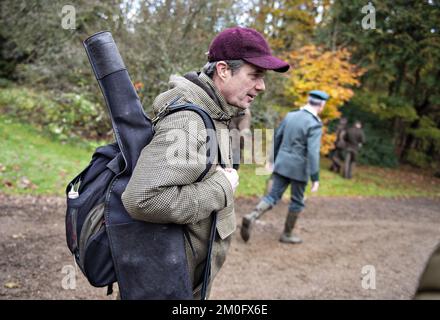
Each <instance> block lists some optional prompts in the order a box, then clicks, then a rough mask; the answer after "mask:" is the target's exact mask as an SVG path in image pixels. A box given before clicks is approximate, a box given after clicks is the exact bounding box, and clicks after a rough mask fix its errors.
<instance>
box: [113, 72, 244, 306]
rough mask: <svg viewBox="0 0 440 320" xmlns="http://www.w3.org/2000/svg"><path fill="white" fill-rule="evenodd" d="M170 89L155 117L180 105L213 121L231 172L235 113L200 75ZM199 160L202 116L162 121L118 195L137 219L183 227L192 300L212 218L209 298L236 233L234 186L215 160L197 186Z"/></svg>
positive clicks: (184, 114) (175, 80)
mask: <svg viewBox="0 0 440 320" xmlns="http://www.w3.org/2000/svg"><path fill="white" fill-rule="evenodd" d="M169 84H170V89H169V90H168V91H166V92H164V93H162V94H160V95H159V96H158V97H157V98H156V99H155V101H154V104H153V109H154V111H155V113H156V114H157V113H158V112H159V110H161V109H162V108H163V107H164V106H166V105H167V104H170V103H180V102H182V103H183V102H189V103H193V104H196V105H198V106H199V107H201V108H202V109H204V110H205V111H207V112H208V114H209V115H210V116H211V118H212V119H213V120H214V124H215V127H216V136H217V140H218V142H219V147H220V152H221V156H222V160H223V162H224V163H225V164H226V167H232V163H231V146H230V139H229V130H228V122H229V121H230V119H231V118H232V117H233V116H236V114H237V113H238V111H239V109H238V108H236V107H233V106H230V105H228V104H227V103H226V101H225V99H224V98H223V96H222V95H221V94H220V93H219V92H218V90H217V89H216V88H215V86H214V83H213V82H212V80H211V79H210V78H209V77H208V76H207V75H206V74H204V73H200V74H197V73H195V72H193V73H190V74H188V75H186V76H185V77H179V76H171V78H170V83H169ZM176 99H177V101H176ZM197 154H199V155H205V154H206V130H205V125H204V123H203V121H202V119H201V118H200V116H199V115H197V114H196V113H195V112H192V111H180V112H177V113H174V114H171V115H169V116H166V117H165V118H163V119H162V120H160V121H159V122H158V123H157V124H156V126H155V134H154V136H153V139H152V141H151V142H150V143H149V144H148V145H147V146H146V147H145V148H144V149H143V151H142V152H141V155H140V157H139V160H138V163H137V165H136V167H135V169H134V172H133V175H132V177H131V180H130V181H129V183H128V185H127V188H126V190H125V192H124V193H123V195H122V201H123V204H124V206H125V208H126V209H127V211H128V213H129V214H130V215H131V216H132V217H133V218H135V219H140V220H144V221H148V222H152V223H177V224H185V225H186V226H187V230H188V233H189V241H190V243H189V242H188V239H185V242H186V248H185V249H186V255H187V260H188V267H189V273H190V277H191V281H192V284H193V294H194V297H195V298H198V297H199V296H200V289H201V282H202V276H203V268H204V265H205V264H204V263H205V259H206V255H207V245H208V240H209V231H210V227H211V219H210V214H211V212H213V211H217V212H218V215H217V217H218V219H217V233H218V234H217V237H216V240H215V243H214V246H213V250H212V264H211V281H210V284H209V286H208V294H209V292H210V288H211V285H212V280H213V279H214V277H215V276H216V274H217V272H218V271H219V269H220V268H221V266H222V265H223V263H224V261H225V258H226V253H227V251H228V248H229V245H230V242H231V234H232V233H233V232H234V231H235V228H236V220H235V212H234V199H233V190H232V186H231V184H230V182H229V180H228V179H227V178H226V176H225V174H224V173H223V172H221V171H216V166H217V164H218V157H217V159H216V162H215V163H214V165H213V166H212V167H211V169H210V170H209V172H208V173H207V174H206V175H205V177H204V179H203V180H202V181H200V182H198V183H195V181H196V180H197V178H198V177H199V176H200V175H201V173H202V172H203V171H204V169H205V168H206V162H205V160H203V161H194V160H195V158H194V157H195V156H196V155H197Z"/></svg>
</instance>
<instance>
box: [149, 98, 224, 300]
mask: <svg viewBox="0 0 440 320" xmlns="http://www.w3.org/2000/svg"><path fill="white" fill-rule="evenodd" d="M172 104H173V103H171V105H170V106H169V107H168V108H166V109H164V110H162V114H160V115H158V117H157V120H160V119H161V118H163V117H165V116H167V115H170V114H172V113H175V112H178V111H184V110H185V111H194V112H196V113H197V114H198V115H199V116H200V117H201V118H202V120H203V122H204V124H205V127H206V129H207V137H206V145H207V149H206V157H207V163H206V168H205V170H204V171H203V172H202V174H201V175H200V176H199V177H198V179H197V180H196V182H200V181H201V180H202V179H203V177H204V176H205V175H206V174H207V173H208V171H209V169H211V166H212V164H213V162H214V159H215V154H216V153H215V152H211V150H216V151H217V154H218V159H219V163H220V165H221V166H222V167H223V168H224V167H225V164H224V162H223V159H222V157H221V152H220V145H219V144H218V141H217V136H216V135H215V125H214V121H213V120H212V118H211V117H210V116H209V114H208V113H207V112H206V111H205V110H203V109H201V108H200V107H199V106H197V105H195V104H190V103H185V104H179V105H172ZM157 120H156V121H157ZM211 219H212V223H211V230H210V236H209V243H208V253H207V256H206V263H205V268H204V270H203V283H202V291H201V300H206V293H207V289H208V283H209V280H210V278H211V254H212V247H213V244H214V241H215V237H216V229H217V212H216V211H213V212H212V213H211ZM184 230H186V229H184ZM184 233H185V231H184ZM188 237H189V235H188ZM189 243H190V244H191V242H189ZM191 246H192V245H191ZM191 249H192V248H191Z"/></svg>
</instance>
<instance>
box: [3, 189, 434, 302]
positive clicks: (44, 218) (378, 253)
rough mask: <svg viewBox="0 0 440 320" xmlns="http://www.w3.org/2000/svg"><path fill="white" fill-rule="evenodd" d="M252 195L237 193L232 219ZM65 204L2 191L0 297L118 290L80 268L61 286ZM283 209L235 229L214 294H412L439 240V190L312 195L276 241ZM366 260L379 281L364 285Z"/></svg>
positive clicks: (67, 261) (96, 295) (65, 262)
mask: <svg viewBox="0 0 440 320" xmlns="http://www.w3.org/2000/svg"><path fill="white" fill-rule="evenodd" d="M257 201H258V200H257V199H239V200H238V201H237V205H236V208H237V224H238V227H239V225H240V223H241V217H242V216H243V214H245V213H247V212H248V211H250V210H251V209H252V207H253V206H254V205H255V204H256V202H257ZM64 210H65V205H64V199H62V198H41V197H38V198H37V197H15V196H14V197H11V196H5V195H0V299H11V298H13V299H114V296H113V297H106V295H105V289H100V288H99V289H97V288H93V287H91V286H90V285H89V284H88V283H87V282H86V280H85V279H84V278H83V276H82V275H81V274H78V276H77V277H76V289H75V290H66V289H63V287H62V280H63V277H65V276H66V274H65V273H63V271H65V272H66V271H69V270H71V269H70V268H72V266H73V258H72V257H71V256H70V255H69V252H68V250H67V247H66V244H65V236H64ZM286 210H287V206H286V204H285V203H281V204H279V205H278V206H277V207H276V208H275V209H273V210H272V211H271V212H269V213H267V214H266V215H265V216H264V217H263V219H262V220H260V221H259V222H258V223H257V225H256V226H255V228H254V233H253V234H252V238H251V240H250V242H249V243H247V244H245V243H243V241H242V240H241V238H240V236H239V232H236V234H235V239H234V241H233V244H232V246H231V249H230V252H229V256H228V258H227V261H226V264H225V266H224V268H223V269H222V270H221V272H220V274H219V275H218V277H217V279H216V280H215V282H214V287H213V290H212V294H211V299H338V298H340V299H364V298H367V299H408V298H411V296H412V294H413V293H414V291H415V288H416V285H417V281H418V277H419V275H420V273H421V272H422V271H423V268H424V264H425V262H426V259H427V258H428V257H429V254H430V253H431V251H432V250H433V248H434V247H435V245H436V244H437V243H438V242H440V200H430V199H423V198H418V199H399V200H394V199H382V198H324V197H320V198H311V199H309V200H308V207H307V211H306V212H305V213H304V215H303V216H301V217H300V220H299V222H298V227H299V228H298V231H299V233H300V235H301V236H302V237H303V239H304V243H303V244H301V245H296V246H291V245H284V244H281V243H279V242H278V237H279V234H280V232H281V230H282V228H283V223H284V217H285V214H286ZM237 231H238V229H237ZM364 266H373V267H374V269H375V278H376V289H364V288H362V268H363V267H364ZM367 268H371V267H367ZM371 270H372V269H368V271H369V275H372V273H371ZM364 280H365V279H364ZM364 283H365V281H364ZM370 283H371V282H370Z"/></svg>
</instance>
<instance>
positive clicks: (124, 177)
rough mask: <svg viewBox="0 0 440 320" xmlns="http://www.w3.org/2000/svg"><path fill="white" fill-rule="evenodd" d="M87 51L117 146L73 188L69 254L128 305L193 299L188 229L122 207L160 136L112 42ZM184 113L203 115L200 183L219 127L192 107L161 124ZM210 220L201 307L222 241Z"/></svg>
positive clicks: (104, 39) (99, 41) (104, 35)
mask: <svg viewBox="0 0 440 320" xmlns="http://www.w3.org/2000/svg"><path fill="white" fill-rule="evenodd" d="M84 47H85V49H86V52H87V55H88V57H89V60H90V63H91V65H92V68H93V71H94V73H95V76H96V78H97V80H98V83H99V85H100V88H101V91H102V93H103V95H104V98H105V101H106V105H107V107H108V111H109V113H110V118H111V120H112V125H113V130H114V134H115V138H116V142H115V143H112V144H108V145H106V146H102V147H99V148H97V149H96V151H95V153H94V154H93V156H92V160H91V162H90V164H89V165H88V166H87V167H86V168H85V169H84V170H83V171H82V172H81V173H80V174H78V175H77V176H76V177H75V178H74V179H73V180H72V181H71V182H70V183H69V184H68V185H67V188H66V196H67V213H66V238H67V245H68V247H69V250H70V251H71V252H72V254H73V255H74V256H75V260H76V262H77V264H78V266H79V267H80V269H81V270H82V272H83V273H84V275H85V276H86V277H87V279H88V281H89V282H90V284H92V285H93V286H96V287H105V286H108V293H109V294H110V293H111V292H112V285H113V283H114V282H117V283H118V286H119V291H120V295H121V298H122V299H193V295H192V284H191V283H190V278H189V272H188V265H187V259H186V253H185V240H184V237H185V236H188V234H187V233H186V229H185V227H184V226H183V225H177V224H154V223H147V222H143V221H138V220H134V219H132V218H131V217H130V216H129V214H128V213H127V211H126V210H125V208H124V206H123V204H122V201H121V195H122V193H123V192H124V190H125V187H126V185H127V183H128V181H129V179H130V177H131V174H132V172H133V169H134V166H135V165H136V162H137V159H138V157H139V155H140V152H141V151H142V149H143V148H144V147H145V146H146V145H147V144H148V143H149V142H150V141H151V139H152V137H153V135H154V128H153V123H152V121H151V120H150V119H149V118H148V117H147V116H146V115H145V113H144V111H143V108H142V106H141V104H140V101H139V98H138V96H137V94H136V91H135V89H134V87H133V85H132V82H131V80H130V78H129V75H128V72H127V70H126V68H125V66H124V63H123V61H122V58H121V56H120V55H119V52H118V49H117V47H116V44H115V42H114V41H113V38H112V36H111V34H110V33H109V32H99V33H97V34H95V35H93V36H91V37H89V38H88V39H86V40H85V41H84ZM182 110H190V111H194V112H196V113H197V114H199V115H200V116H201V117H202V119H203V121H204V123H205V126H206V128H207V132H208V136H207V141H206V142H207V165H206V168H205V170H204V172H203V173H202V174H201V176H200V177H199V178H198V179H197V181H195V182H198V181H201V180H202V179H203V177H204V176H205V174H206V173H207V172H208V171H209V169H210V167H211V165H212V163H213V161H214V158H215V156H216V154H217V152H218V145H217V140H216V136H215V126H214V123H213V121H212V119H211V118H210V116H209V115H208V114H207V113H206V112H205V111H204V110H202V109H201V108H199V107H197V106H196V105H192V104H179V105H177V104H173V103H171V104H170V105H169V106H167V107H166V108H164V110H162V112H161V113H160V115H159V116H158V118H156V119H155V121H156V120H160V119H161V118H163V117H165V116H167V115H169V114H171V113H174V112H178V111H182ZM218 154H219V158H220V153H218ZM211 217H212V227H211V241H210V243H209V245H208V255H207V260H206V265H205V272H204V277H203V286H202V299H205V297H206V290H207V284H208V281H209V276H210V274H209V273H210V256H211V250H212V243H213V240H214V237H215V234H216V231H215V228H216V213H215V212H213V214H211Z"/></svg>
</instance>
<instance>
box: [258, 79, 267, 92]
mask: <svg viewBox="0 0 440 320" xmlns="http://www.w3.org/2000/svg"><path fill="white" fill-rule="evenodd" d="M255 89H256V90H257V91H264V90H266V85H265V84H264V79H258V80H257V84H256V85H255Z"/></svg>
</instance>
